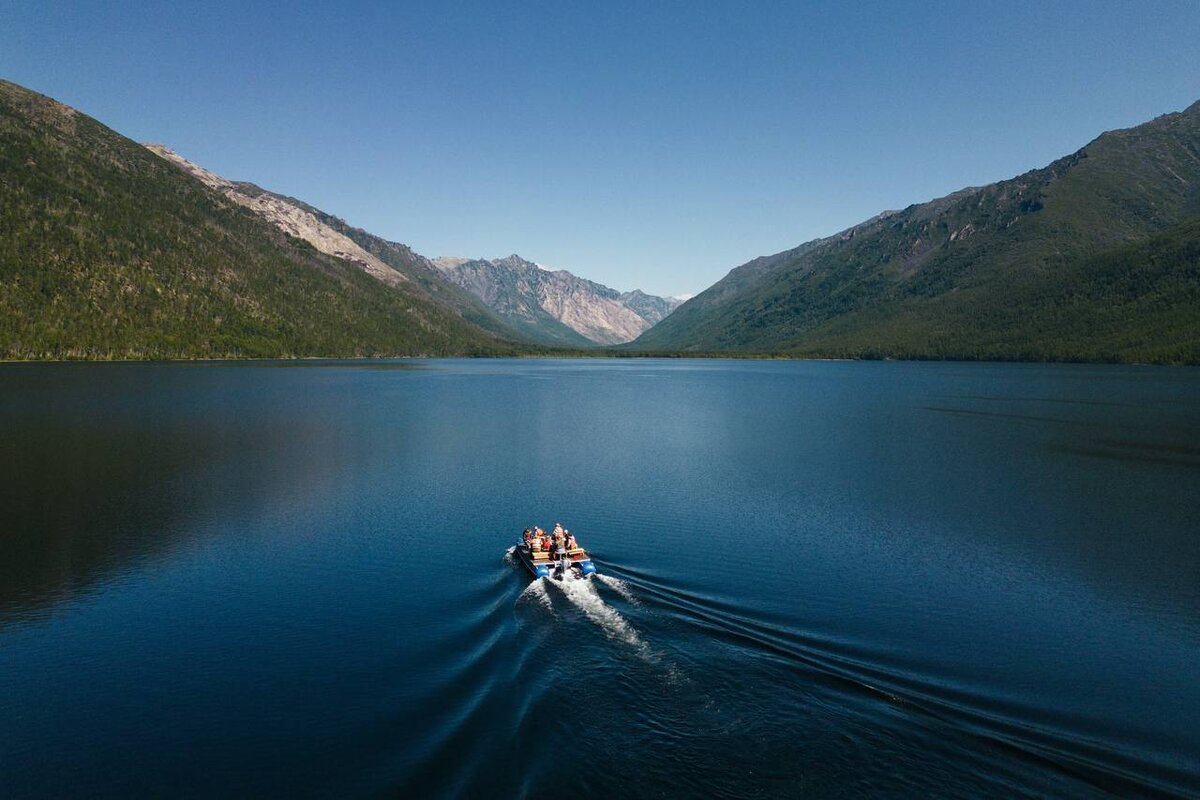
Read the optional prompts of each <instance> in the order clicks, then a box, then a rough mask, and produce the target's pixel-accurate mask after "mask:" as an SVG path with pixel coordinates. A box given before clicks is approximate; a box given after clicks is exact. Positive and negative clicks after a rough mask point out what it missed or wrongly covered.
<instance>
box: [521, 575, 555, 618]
mask: <svg viewBox="0 0 1200 800" xmlns="http://www.w3.org/2000/svg"><path fill="white" fill-rule="evenodd" d="M548 580H549V578H537V579H535V580H534V581H533V583H531V584H529V585H528V586H526V587H525V590H524V591H523V592H521V594H520V595H519V596H518V597H517V603H518V604H521V603H537V604H538V605H539V606H542V607H543V608H545V609H547V610H548V611H553V610H554V604H553V603H551V602H550V594H549V593H548V592H547V591H546V581H548Z"/></svg>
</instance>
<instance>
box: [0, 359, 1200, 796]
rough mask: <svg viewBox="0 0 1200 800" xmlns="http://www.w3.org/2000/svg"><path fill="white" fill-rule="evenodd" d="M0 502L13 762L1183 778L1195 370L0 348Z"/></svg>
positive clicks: (7, 725) (725, 784) (74, 785)
mask: <svg viewBox="0 0 1200 800" xmlns="http://www.w3.org/2000/svg"><path fill="white" fill-rule="evenodd" d="M0 508H2V509H3V519H2V520H0V785H3V786H4V794H5V795H6V796H9V797H14V796H15V797H25V796H29V797H41V796H87V797H125V796H129V795H131V794H139V795H146V794H150V795H159V796H197V795H203V796H247V795H264V794H273V795H274V794H278V795H295V796H315V795H320V796H330V795H333V796H361V795H372V796H373V795H400V796H429V797H436V796H498V797H521V796H527V797H548V796H552V795H562V794H564V793H575V794H586V795H594V796H613V797H617V796H620V797H662V796H680V795H683V796H705V797H796V796H806V797H839V796H864V795H870V796H880V797H911V796H915V795H924V796H938V797H980V796H1015V795H1053V796H1060V797H1093V796H1096V795H1098V794H1104V793H1112V794H1116V795H1121V796H1131V795H1132V796H1141V795H1164V794H1165V795H1169V794H1180V795H1189V794H1190V795H1198V794H1200V666H1198V665H1200V521H1198V512H1200V370H1196V369H1170V368H1155V367H1117V366H1081V365H1003V364H953V363H891V362H775V361H707V360H694V361H693V360H633V359H629V360H624V359H622V360H561V361H560V360H432V361H417V360H414V361H405V360H401V361H384V362H307V361H304V362H279V363H272V362H267V363H196V364H10V365H2V366H0ZM555 521H562V522H563V523H564V524H565V525H566V526H567V527H568V528H571V529H572V530H573V531H575V533H576V534H577V535H578V537H579V539H580V542H581V544H582V545H583V546H584V547H587V548H588V549H589V551H591V552H592V554H593V556H594V559H595V561H596V564H597V566H598V568H599V570H600V573H601V575H600V576H599V578H598V579H593V580H590V581H586V582H584V581H580V582H577V583H567V584H558V583H556V582H555V583H551V582H548V581H538V582H533V581H532V580H531V578H530V576H529V575H528V574H527V573H526V572H525V571H524V569H523V568H522V567H521V566H520V565H519V564H517V563H514V561H513V559H512V557H511V556H509V555H506V551H507V549H508V548H509V547H510V546H511V545H512V544H513V542H514V541H515V540H516V538H517V537H518V536H519V534H520V531H521V529H522V528H524V527H526V526H529V525H533V524H538V525H541V526H542V527H545V528H549V527H550V526H552V525H553V524H554V522H555Z"/></svg>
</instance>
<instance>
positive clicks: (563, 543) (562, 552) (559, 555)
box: [554, 525, 567, 561]
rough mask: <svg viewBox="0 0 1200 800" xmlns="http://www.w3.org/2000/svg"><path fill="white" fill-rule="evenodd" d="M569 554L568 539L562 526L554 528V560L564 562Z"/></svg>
mask: <svg viewBox="0 0 1200 800" xmlns="http://www.w3.org/2000/svg"><path fill="white" fill-rule="evenodd" d="M566 554H567V537H566V535H565V534H564V533H563V528H562V525H555V526H554V560H555V561H562V560H563V558H564V557H565V556H566Z"/></svg>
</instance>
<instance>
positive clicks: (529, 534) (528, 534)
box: [521, 528, 533, 547]
mask: <svg viewBox="0 0 1200 800" xmlns="http://www.w3.org/2000/svg"><path fill="white" fill-rule="evenodd" d="M521 541H523V542H524V543H525V546H526V547H529V543H530V542H531V541H533V531H531V530H530V529H529V528H526V529H525V530H523V531H521Z"/></svg>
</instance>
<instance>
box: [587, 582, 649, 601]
mask: <svg viewBox="0 0 1200 800" xmlns="http://www.w3.org/2000/svg"><path fill="white" fill-rule="evenodd" d="M592 580H597V581H600V582H601V583H603V584H604V585H605V586H607V587H608V588H610V589H612V590H613V591H614V592H616V593H617V594H619V595H621V598H622V599H624V600H625V602H627V603H630V604H632V605H635V606H640V605H641V604H642V601H641V600H639V599H638V597H637V595H635V594H634V593H633V589H632V588H630V586H629V584H628V583H626V582H625V581H623V580H621V579H620V578H614V577H613V576H612V575H596V576H595V577H594V578H593V579H592Z"/></svg>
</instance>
